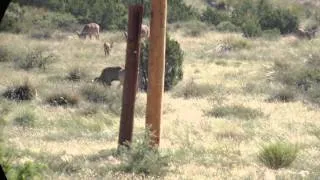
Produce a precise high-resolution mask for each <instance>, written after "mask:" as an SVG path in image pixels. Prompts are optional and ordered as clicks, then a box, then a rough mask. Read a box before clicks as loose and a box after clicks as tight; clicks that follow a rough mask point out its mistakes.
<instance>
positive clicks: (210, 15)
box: [200, 7, 230, 25]
mask: <svg viewBox="0 0 320 180" xmlns="http://www.w3.org/2000/svg"><path fill="white" fill-rule="evenodd" d="M200 19H201V21H203V22H206V23H208V24H214V25H218V24H219V23H221V22H223V21H229V20H230V16H229V14H228V13H227V12H225V11H218V10H215V9H212V8H210V7H207V9H206V10H205V11H204V12H203V13H202V15H201V18H200Z"/></svg>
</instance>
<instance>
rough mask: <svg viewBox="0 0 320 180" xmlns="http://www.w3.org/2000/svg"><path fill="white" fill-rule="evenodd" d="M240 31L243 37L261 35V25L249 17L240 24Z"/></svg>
mask: <svg viewBox="0 0 320 180" xmlns="http://www.w3.org/2000/svg"><path fill="white" fill-rule="evenodd" d="M241 28H242V32H243V35H244V37H258V36H261V33H262V31H261V27H260V24H259V23H258V21H257V20H254V19H249V20H247V21H246V22H244V23H243V24H242V27H241Z"/></svg>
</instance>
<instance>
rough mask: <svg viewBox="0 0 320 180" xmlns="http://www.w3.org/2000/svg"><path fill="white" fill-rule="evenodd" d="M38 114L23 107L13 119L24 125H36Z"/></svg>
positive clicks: (16, 122)
mask: <svg viewBox="0 0 320 180" xmlns="http://www.w3.org/2000/svg"><path fill="white" fill-rule="evenodd" d="M36 119H37V117H36V114H35V112H34V111H33V110H32V109H30V108H28V109H22V110H21V111H19V112H18V115H17V116H16V117H15V118H14V119H13V122H14V124H16V125H19V126H22V127H34V126H35V123H36Z"/></svg>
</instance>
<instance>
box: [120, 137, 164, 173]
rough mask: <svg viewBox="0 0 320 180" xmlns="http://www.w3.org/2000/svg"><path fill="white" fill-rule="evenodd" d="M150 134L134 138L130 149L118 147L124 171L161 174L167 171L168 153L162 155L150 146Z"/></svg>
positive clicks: (121, 166) (121, 167)
mask: <svg viewBox="0 0 320 180" xmlns="http://www.w3.org/2000/svg"><path fill="white" fill-rule="evenodd" d="M150 144H151V139H150V135H149V134H147V135H145V136H144V137H143V138H141V137H140V138H138V139H137V140H135V141H134V142H133V143H132V144H131V146H130V149H128V148H127V147H121V148H120V154H121V159H122V164H121V165H120V169H121V170H123V171H125V172H133V173H143V174H146V175H156V176H159V175H163V174H165V173H166V172H167V171H168V166H169V160H170V159H169V158H170V156H169V155H163V154H162V153H160V152H159V151H158V149H157V148H155V147H152V146H150Z"/></svg>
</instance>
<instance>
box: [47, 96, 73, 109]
mask: <svg viewBox="0 0 320 180" xmlns="http://www.w3.org/2000/svg"><path fill="white" fill-rule="evenodd" d="M46 102H48V103H49V104H50V105H52V106H74V105H77V104H78V103H79V96H77V95H74V94H68V93H57V94H52V95H51V96H49V97H47V98H46Z"/></svg>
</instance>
